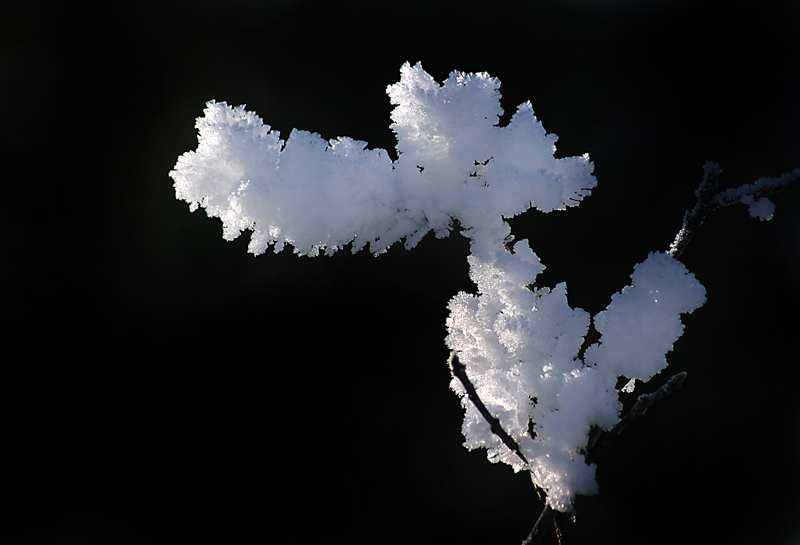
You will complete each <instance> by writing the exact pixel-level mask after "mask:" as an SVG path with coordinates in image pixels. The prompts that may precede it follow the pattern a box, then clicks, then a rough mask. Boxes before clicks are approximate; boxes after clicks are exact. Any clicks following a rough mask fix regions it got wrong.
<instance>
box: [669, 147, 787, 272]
mask: <svg viewBox="0 0 800 545" xmlns="http://www.w3.org/2000/svg"><path fill="white" fill-rule="evenodd" d="M703 172H704V173H703V181H702V182H700V185H699V187H698V188H697V191H695V195H696V196H697V203H696V204H695V206H694V208H693V209H692V210H691V211H690V212H689V211H687V212H686V214H684V216H683V225H682V226H681V230H680V231H678V234H677V235H675V240H674V241H673V242H672V244H671V245H670V247H669V254H670V255H671V256H672V257H674V258H675V259H680V257H681V255H682V254H683V251H684V250H685V249H686V246H687V245H688V244H689V241H690V240H691V239H692V237H693V236H694V233H695V231H696V230H697V228H698V227H700V226H701V225H702V224H703V221H704V220H705V219H706V216H708V214H710V213H711V212H713V211H714V210H717V209H719V208H722V207H725V206H730V205H732V204H737V203H743V202H745V201H743V200H742V198H743V197H745V198H746V197H750V198H751V199H761V198H763V197H767V196H769V195H774V194H775V193H780V192H782V191H786V190H787V189H791V188H792V187H794V186H795V185H797V184H798V183H800V168H796V169H794V170H793V171H791V172H787V173H786V174H782V175H781V176H778V177H777V178H760V179H759V180H757V181H756V182H754V183H752V184H745V185H743V186H740V187H737V188H733V189H726V190H725V191H722V192H720V193H716V194H715V192H716V189H717V185H718V184H719V175H720V173H722V170H721V169H720V168H719V165H718V164H716V163H715V162H713V161H709V162H707V163H706V164H705V165H704V166H703Z"/></svg>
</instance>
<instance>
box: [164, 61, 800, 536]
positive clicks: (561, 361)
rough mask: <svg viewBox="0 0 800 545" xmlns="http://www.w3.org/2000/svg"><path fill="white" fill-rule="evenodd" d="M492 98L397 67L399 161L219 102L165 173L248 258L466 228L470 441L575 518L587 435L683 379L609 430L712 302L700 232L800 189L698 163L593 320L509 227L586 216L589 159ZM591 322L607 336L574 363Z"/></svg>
mask: <svg viewBox="0 0 800 545" xmlns="http://www.w3.org/2000/svg"><path fill="white" fill-rule="evenodd" d="M499 87H500V82H499V80H497V79H496V78H492V77H490V76H489V75H488V74H485V73H478V74H465V73H461V72H453V73H452V74H451V75H450V77H449V78H448V79H447V80H446V81H445V82H444V83H443V84H439V83H437V82H436V81H435V80H434V79H433V78H432V77H431V76H430V75H429V74H427V73H426V72H425V71H424V70H423V69H422V66H421V65H420V64H417V65H415V66H411V65H410V64H409V63H406V64H404V65H403V67H402V68H401V70H400V81H399V82H398V83H396V84H394V85H390V86H389V87H388V88H387V93H388V95H389V99H390V101H391V103H392V104H393V105H394V109H393V111H392V114H391V118H392V124H391V128H392V130H393V131H394V133H395V135H396V136H397V159H396V160H394V161H393V160H391V158H390V157H389V154H388V153H387V152H386V151H385V150H382V149H368V148H367V143H366V142H362V141H358V140H353V139H351V138H347V137H340V138H337V139H333V140H328V141H326V140H323V139H322V138H321V137H320V136H319V135H318V134H315V133H310V132H306V131H300V130H293V131H292V133H291V134H290V136H289V138H288V139H286V140H285V141H284V140H283V139H281V138H280V135H279V133H277V132H276V131H273V130H272V129H271V127H270V126H269V125H265V124H264V123H263V122H262V120H261V119H260V118H259V117H258V116H257V115H255V113H253V112H248V111H246V110H245V109H244V107H243V106H238V107H235V108H232V107H230V106H228V105H227V104H226V103H224V102H222V103H217V102H215V101H213V100H212V101H209V102H208V103H207V105H206V109H205V112H204V116H203V117H201V118H199V119H198V120H197V124H196V126H197V129H198V133H199V135H198V147H197V150H195V151H190V152H187V153H185V154H183V155H182V156H180V157H179V158H178V161H177V163H176V165H175V168H174V170H173V171H172V172H171V173H170V175H171V176H172V178H173V180H174V187H175V193H176V197H177V198H179V199H181V200H184V201H186V202H188V203H189V207H190V210H192V211H194V210H197V209H198V208H204V209H205V211H206V213H207V214H208V215H209V216H212V217H219V218H220V219H221V220H222V224H223V237H224V238H225V239H227V240H232V239H234V238H236V237H238V236H239V235H241V234H242V233H243V232H244V231H246V230H249V231H252V236H251V239H250V245H249V248H248V250H249V251H250V252H252V253H253V254H256V255H258V254H261V253H264V252H265V251H266V250H267V249H269V248H270V247H271V248H272V249H273V250H274V251H276V252H278V251H281V250H282V249H283V248H285V247H286V246H292V247H293V248H294V252H295V253H297V254H301V255H309V256H316V255H319V254H320V253H324V254H327V255H330V254H333V253H335V252H336V251H338V250H340V249H342V248H343V247H345V246H348V245H349V246H350V249H351V250H352V251H353V252H356V251H359V250H361V249H363V248H366V247H369V250H370V251H372V252H373V253H375V254H380V253H383V252H385V251H386V250H387V249H388V248H389V247H390V246H391V245H392V244H395V243H396V242H399V241H403V242H404V244H405V246H406V248H408V249H410V248H413V247H414V246H415V245H416V244H417V243H418V242H419V241H420V240H421V239H422V238H423V237H424V236H425V235H426V234H427V233H429V232H431V231H433V232H434V234H435V235H436V236H437V237H439V238H443V237H446V236H448V235H449V234H450V232H451V231H452V228H453V226H454V225H460V226H461V227H462V229H463V230H462V234H463V235H464V236H466V237H467V238H468V239H469V241H470V255H469V256H468V257H467V261H468V263H469V267H470V271H469V275H470V278H471V279H472V281H473V282H474V284H475V290H474V291H475V292H474V293H465V292H461V293H458V294H457V295H455V296H454V297H453V299H452V300H451V301H450V303H449V305H448V307H449V310H450V315H449V317H448V319H447V331H448V334H447V338H446V340H445V342H446V344H447V346H448V347H449V348H450V350H451V352H452V354H453V355H452V357H451V360H450V365H451V370H452V373H453V379H452V380H451V383H450V386H451V388H452V389H453V391H454V392H455V393H456V394H457V395H458V396H459V397H460V398H461V404H462V407H463V408H464V421H463V424H462V432H463V434H464V437H465V443H464V445H465V446H466V447H467V448H468V449H475V448H483V449H486V451H487V457H488V459H489V461H491V462H503V463H506V464H508V465H510V466H511V467H512V468H513V469H514V470H515V471H525V472H526V473H527V474H529V475H530V477H531V479H532V481H533V483H534V485H535V487H536V489H537V491H541V492H542V493H543V494H544V495H546V497H545V498H544V500H545V501H546V508H545V510H544V512H543V513H542V517H540V520H541V521H542V522H541V524H542V525H544V524H545V522H546V521H548V520H552V518H551V517H552V516H556V515H555V514H554V513H556V512H561V513H563V512H571V511H572V509H573V504H574V499H575V496H576V495H577V494H585V495H590V494H595V493H597V491H598V485H597V481H596V479H595V466H594V464H592V463H591V457H592V454H593V453H594V452H595V451H596V447H597V445H596V444H595V443H593V442H592V441H594V440H595V439H596V436H595V431H596V430H601V431H602V430H606V431H605V436H604V437H605V439H606V440H608V439H609V438H613V437H614V436H615V435H616V434H618V433H620V432H621V431H622V430H623V429H624V427H625V426H627V425H628V423H629V422H630V421H631V420H632V419H634V418H636V417H638V416H639V415H641V414H643V413H644V411H645V410H646V409H647V407H649V406H650V405H651V404H652V403H654V402H655V401H657V400H658V399H660V398H661V397H663V395H666V394H667V393H669V392H671V391H672V390H674V388H676V387H677V386H678V385H679V384H680V381H681V380H682V378H680V377H681V375H678V376H677V377H676V378H673V379H672V380H670V381H669V382H668V383H667V385H665V387H662V389H660V390H658V391H657V392H656V393H654V394H649V395H645V396H641V397H640V398H639V401H637V403H636V405H635V406H634V408H633V409H632V410H631V411H630V412H629V413H628V414H627V415H626V416H625V417H624V418H622V419H620V413H621V410H622V405H621V403H620V401H619V391H618V390H617V388H616V384H617V381H618V379H619V378H620V377H625V378H627V379H629V384H630V385H631V386H632V385H633V384H634V383H635V381H637V380H639V381H648V380H650V379H651V378H652V377H653V376H655V375H656V374H657V373H660V372H661V371H662V370H663V369H664V368H666V366H667V361H666V354H667V353H668V352H669V351H670V350H671V349H672V346H673V344H674V343H675V341H676V340H677V339H678V338H679V337H680V336H681V334H682V333H683V325H682V323H681V315H682V314H685V313H690V312H693V311H694V310H695V309H697V308H699V307H700V306H701V305H703V303H704V302H705V289H704V288H703V286H702V285H701V284H700V283H699V282H698V281H697V280H696V279H695V277H694V275H692V273H691V272H689V271H688V270H687V269H686V267H685V266H684V265H683V264H682V263H681V262H679V261H678V260H677V258H679V257H680V255H681V253H682V252H683V249H684V248H685V247H686V244H687V243H688V242H689V240H690V239H691V237H692V235H693V234H694V232H695V231H696V229H697V228H698V227H699V226H700V225H701V224H702V222H703V220H704V218H705V217H706V216H707V215H708V213H710V212H711V211H713V210H715V209H717V208H719V207H721V206H727V205H729V204H733V203H735V202H742V203H745V204H747V205H748V206H749V207H750V213H751V214H752V215H754V216H756V217H760V218H761V219H769V217H771V214H772V204H771V203H770V202H769V201H768V200H767V199H766V197H767V195H770V194H773V193H775V192H778V191H782V190H783V189H786V188H788V187H791V186H792V185H795V184H797V183H798V181H800V169H796V170H795V171H793V172H791V173H788V174H785V175H783V176H781V177H779V178H776V179H768V178H762V179H761V180H758V181H757V182H756V183H754V184H749V185H747V186H742V187H741V188H738V189H735V190H728V191H724V192H721V193H717V185H718V179H719V174H720V169H719V167H718V166H717V165H716V164H714V163H708V164H706V166H705V175H704V178H703V181H702V183H701V184H700V187H699V188H698V190H697V193H696V194H697V204H696V205H695V207H694V209H693V210H692V211H690V212H687V213H686V215H685V216H684V222H683V227H682V228H681V231H680V233H679V234H678V236H677V237H676V239H675V242H674V243H673V244H672V246H671V248H670V251H669V252H668V253H651V254H650V255H648V256H647V258H646V259H645V260H644V261H642V262H641V263H639V264H637V265H635V266H634V267H633V273H632V274H631V281H630V285H628V286H626V287H624V288H623V289H622V290H621V291H620V292H619V293H616V294H614V295H613V296H612V297H611V301H610V303H609V305H608V307H607V308H606V309H605V310H603V311H601V312H599V313H598V314H596V315H595V316H591V315H590V314H589V313H588V312H586V311H585V310H583V309H580V308H575V307H572V306H571V305H570V303H569V301H568V298H567V286H566V284H565V283H560V284H557V285H556V286H555V287H553V288H549V287H544V286H540V285H538V284H537V277H538V275H539V274H540V273H541V272H542V271H543V270H544V268H545V266H544V264H542V262H541V261H540V260H539V258H538V256H537V255H536V254H535V253H534V251H533V249H532V248H531V246H530V244H529V242H528V241H527V240H520V241H518V242H516V243H515V244H514V245H513V246H510V243H509V242H508V241H510V240H513V236H512V235H511V227H510V225H509V224H508V219H509V218H512V217H514V216H516V215H518V214H521V213H523V212H525V211H527V210H529V209H531V208H535V209H537V210H538V211H539V212H542V213H549V212H552V211H555V210H565V209H567V208H568V207H573V206H577V205H579V204H580V202H581V201H582V199H584V198H585V197H587V196H589V194H590V192H591V190H592V188H594V187H595V185H596V180H595V178H594V176H593V175H592V172H593V164H592V162H591V161H590V160H589V156H588V154H584V155H581V156H575V157H566V158H560V159H557V158H555V155H554V153H555V151H556V147H555V143H556V141H557V137H556V136H555V135H553V134H548V133H547V132H546V131H545V130H544V127H543V126H542V124H541V123H540V122H539V120H538V119H537V118H536V117H535V116H534V114H533V107H532V106H531V103H530V102H525V103H523V104H521V105H520V106H519V107H518V108H517V111H516V113H515V114H514V115H513V116H512V118H511V120H510V122H509V123H508V125H506V126H500V125H499V120H500V116H501V115H502V113H503V110H502V108H500V93H499ZM590 328H594V329H595V330H596V331H597V332H598V333H599V334H600V338H599V341H598V342H596V343H594V344H592V345H591V346H589V347H588V348H586V350H585V352H584V351H583V346H584V340H585V338H586V335H587V333H588V332H589V329H590ZM466 368H468V369H469V377H467V374H466ZM626 388H627V387H626ZM626 391H627V389H626ZM558 516H560V515H558ZM547 525H549V523H548V524H547ZM537 526H538V525H537ZM541 528H544V526H542V527H541ZM539 533H540V532H539V530H536V528H535V531H534V532H532V536H533V537H532V538H531V539H533V538H535V537H536V535H538V534H539ZM537 539H538V538H537Z"/></svg>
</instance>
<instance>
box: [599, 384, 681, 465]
mask: <svg viewBox="0 0 800 545" xmlns="http://www.w3.org/2000/svg"><path fill="white" fill-rule="evenodd" d="M684 380H686V372H685V371H683V372H680V373H678V374H677V375H675V376H673V377H672V378H671V379H669V380H668V381H667V382H666V383H664V384H663V385H662V386H661V388H659V389H658V390H656V391H655V392H653V393H652V394H642V395H640V396H639V398H638V399H637V400H636V403H634V405H633V407H631V410H629V411H628V413H627V414H626V415H625V416H624V417H623V418H622V419H621V420H620V421H619V422H617V425H616V426H614V427H613V428H611V429H610V430H608V431H606V432H603V433H601V434H599V435H598V436H597V437H595V438H594V440H593V441H591V442H590V444H589V445H588V446H587V454H586V463H587V464H589V463H591V462H592V460H593V459H594V457H595V456H596V455H597V453H598V452H600V451H601V450H603V449H604V448H605V447H607V446H608V445H609V444H610V443H611V441H613V440H614V439H615V438H616V437H617V436H618V435H619V434H620V433H622V432H623V431H624V430H625V428H627V427H628V426H629V425H630V424H631V422H633V421H634V420H636V419H637V418H639V417H640V416H642V415H643V414H644V413H646V412H647V409H649V408H650V406H651V405H653V404H654V403H655V402H657V401H659V400H661V399H663V398H664V397H666V396H668V395H669V394H671V393H673V392H674V391H675V390H677V389H678V388H680V387H681V386H682V385H683V381H684Z"/></svg>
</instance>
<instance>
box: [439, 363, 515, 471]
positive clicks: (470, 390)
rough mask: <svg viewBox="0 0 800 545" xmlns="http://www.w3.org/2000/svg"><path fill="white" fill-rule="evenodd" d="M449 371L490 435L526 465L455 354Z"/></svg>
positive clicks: (512, 440)
mask: <svg viewBox="0 0 800 545" xmlns="http://www.w3.org/2000/svg"><path fill="white" fill-rule="evenodd" d="M450 369H451V370H452V372H453V376H454V377H456V378H457V379H458V380H459V381H461V384H462V385H463V386H464V389H465V390H466V391H467V396H469V400H470V401H472V403H473V404H474V405H475V408H476V409H478V412H480V413H481V416H482V417H483V418H484V420H486V421H487V422H488V423H489V426H490V428H491V430H492V433H493V434H495V435H496V436H497V437H499V438H500V440H501V441H502V442H503V444H504V445H505V446H507V447H508V448H509V449H511V450H512V451H514V453H516V455H517V456H519V459H520V460H522V461H523V462H524V463H525V464H526V465H527V464H528V460H527V459H526V458H525V455H524V454H522V451H520V450H519V444H518V443H517V442H516V441H515V440H514V438H513V437H511V435H509V434H508V432H507V431H506V430H504V429H503V426H502V425H501V424H500V420H498V419H497V417H496V416H494V415H493V414H492V413H491V412H489V409H487V408H486V405H485V404H484V403H483V401H481V398H480V396H479V395H478V392H477V390H475V386H474V385H473V384H472V381H470V380H469V377H468V376H467V368H466V366H465V365H464V364H463V363H461V361H460V360H459V359H458V356H457V355H456V353H455V352H453V353H451V354H450Z"/></svg>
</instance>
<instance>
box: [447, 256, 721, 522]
mask: <svg viewBox="0 0 800 545" xmlns="http://www.w3.org/2000/svg"><path fill="white" fill-rule="evenodd" d="M469 261H470V265H471V276H472V279H473V280H474V281H475V283H476V284H477V285H478V291H479V295H477V296H475V295H471V294H466V293H460V294H459V295H457V296H456V297H455V298H453V300H452V301H451V302H450V311H451V314H450V318H449V319H448V324H447V325H448V329H449V332H450V333H449V335H448V337H447V343H448V345H449V346H450V347H451V348H452V349H453V350H456V351H457V352H458V354H459V356H460V359H461V362H462V363H464V364H465V365H466V367H467V371H468V374H469V376H470V378H471V380H472V382H473V383H474V384H475V387H476V389H477V391H478V394H479V396H480V397H481V399H482V400H483V401H484V403H485V404H486V405H487V407H488V408H489V410H490V411H491V412H492V413H493V414H495V415H496V416H497V417H498V418H499V420H500V422H501V424H502V426H503V428H504V429H505V430H506V431H507V432H508V433H509V434H510V435H511V436H512V437H514V438H515V439H516V440H517V442H518V443H519V445H520V449H521V451H522V453H523V454H524V455H525V458H526V459H527V460H528V461H529V463H530V467H529V468H528V469H530V471H531V475H532V478H533V481H534V482H535V483H536V484H537V485H538V486H540V487H541V488H543V489H545V490H546V491H547V500H548V503H549V504H550V505H551V506H552V507H553V508H555V509H557V510H560V511H568V510H570V508H571V506H572V502H573V500H574V496H575V494H585V495H588V494H594V493H596V492H597V482H596V480H595V477H594V466H588V465H587V464H586V463H585V459H584V449H585V448H586V445H587V441H588V436H589V431H590V428H591V427H592V426H598V427H600V428H606V429H607V428H610V427H612V426H613V425H614V424H616V423H617V421H618V420H619V412H620V409H621V405H620V403H619V400H618V395H619V392H618V391H617V390H616V389H615V386H616V383H617V378H618V377H620V376H624V377H627V378H630V379H640V380H643V381H646V380H649V379H650V378H651V377H652V376H653V375H655V374H656V373H658V372H659V371H661V370H662V369H663V368H664V367H666V365H667V362H666V359H665V357H664V355H665V354H666V352H668V351H669V350H671V349H672V345H673V343H674V342H675V341H676V340H677V338H678V337H679V336H680V335H681V333H682V332H683V326H682V324H681V323H680V318H679V316H680V314H681V313H685V312H691V311H693V310H694V309H696V308H697V307H699V306H700V305H702V304H703V302H704V301H705V289H704V288H703V286H701V285H700V283H699V282H697V280H695V278H694V276H693V275H692V274H691V273H689V272H688V271H687V270H686V268H685V267H684V266H683V264H681V263H680V262H678V261H676V260H674V259H673V258H671V257H670V256H668V255H667V254H662V253H654V254H651V255H650V256H649V257H648V258H647V259H646V260H645V261H644V262H643V263H640V264H639V265H637V266H636V267H635V270H634V273H633V275H632V277H631V279H632V284H631V285H630V286H628V287H626V288H625V289H623V290H622V292H621V293H618V294H616V295H614V297H612V300H611V304H610V305H609V306H608V308H607V309H606V310H604V311H602V312H600V313H599V314H598V315H597V316H595V318H594V326H595V328H596V329H597V330H598V331H599V332H600V333H602V336H601V338H600V342H599V343H597V344H593V345H592V346H590V347H588V348H587V350H586V354H585V358H584V360H581V359H580V358H579V351H580V348H581V346H582V344H583V340H584V337H585V335H586V332H587V331H588V329H589V322H590V319H589V314H588V313H586V312H585V311H583V310H581V309H573V308H571V307H570V306H569V304H568V302H567V290H566V285H565V284H563V283H562V284H559V285H557V286H556V287H555V288H554V289H552V290H549V289H548V288H536V287H535V285H534V287H532V288H531V287H529V286H530V285H531V284H534V279H535V276H536V275H537V274H538V273H539V272H541V271H542V270H543V269H544V267H543V266H542V264H541V263H540V262H539V260H538V259H537V258H536V255H535V254H533V252H532V251H531V250H530V248H528V247H527V244H523V243H522V242H519V243H517V244H516V245H515V247H514V253H513V254H510V253H509V252H503V251H498V252H497V253H496V254H495V259H494V262H493V263H485V262H481V261H480V260H478V259H477V258H475V257H474V256H472V257H470V258H469ZM451 387H452V388H453V389H454V390H456V392H458V393H459V394H461V395H462V396H463V397H462V405H463V406H464V409H465V411H466V415H465V418H464V426H463V431H464V435H465V436H466V438H467V442H466V446H467V447H468V448H470V449H473V448H478V447H484V448H486V449H488V457H489V459H490V460H491V461H503V462H505V463H507V464H509V465H511V466H513V467H514V469H515V470H520V469H525V466H524V464H523V463H522V461H521V460H520V459H519V458H518V457H517V456H516V454H515V453H513V452H511V451H510V450H509V449H508V448H506V447H505V446H504V445H503V443H502V442H501V441H500V439H499V438H497V437H496V436H495V435H493V434H492V432H491V430H490V427H489V424H488V423H487V422H486V421H485V420H484V419H483V418H482V417H481V415H480V413H478V411H477V410H476V409H475V407H474V406H473V405H472V404H471V402H470V401H469V399H468V398H467V397H466V396H464V394H465V392H464V390H463V387H462V386H461V384H460V382H459V381H457V380H456V379H453V382H452V384H451ZM632 387H633V385H632V384H630V385H629V386H628V388H629V390H630V389H632Z"/></svg>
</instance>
